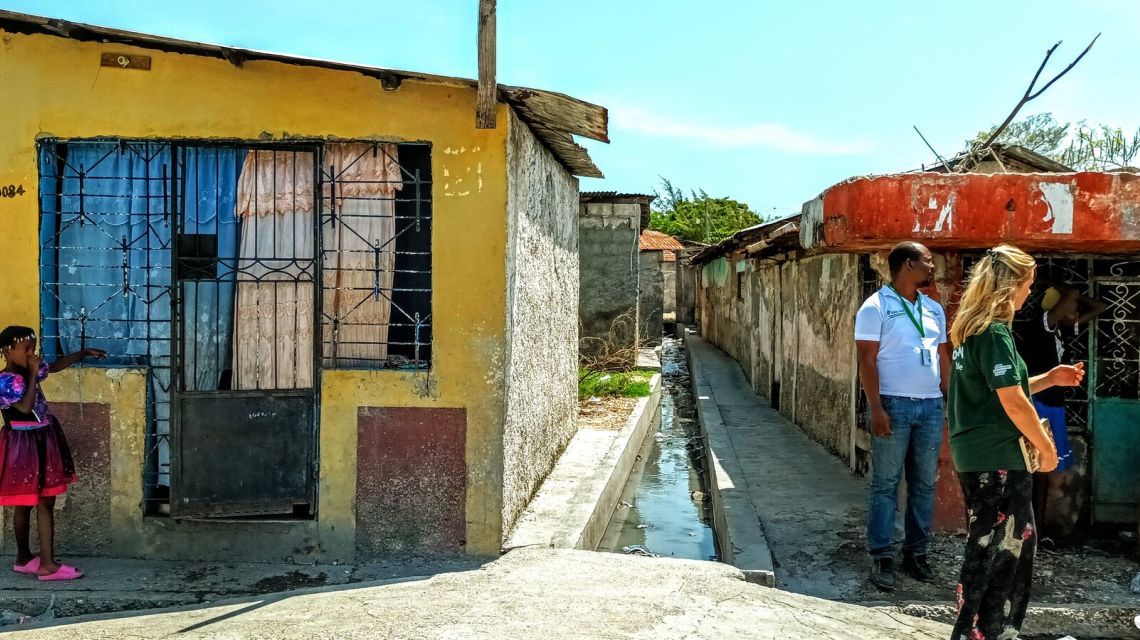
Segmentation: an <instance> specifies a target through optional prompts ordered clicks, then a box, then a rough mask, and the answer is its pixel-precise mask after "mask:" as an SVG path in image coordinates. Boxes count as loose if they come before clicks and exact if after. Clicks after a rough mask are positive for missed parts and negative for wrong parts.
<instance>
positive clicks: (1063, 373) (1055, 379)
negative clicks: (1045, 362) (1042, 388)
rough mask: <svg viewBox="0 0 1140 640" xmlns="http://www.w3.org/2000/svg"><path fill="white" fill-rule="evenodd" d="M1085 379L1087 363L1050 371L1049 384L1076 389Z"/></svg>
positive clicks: (1058, 367)
mask: <svg viewBox="0 0 1140 640" xmlns="http://www.w3.org/2000/svg"><path fill="white" fill-rule="evenodd" d="M1084 379H1085V363H1083V362H1078V363H1077V364H1072V365H1070V364H1062V365H1058V366H1056V367H1053V369H1052V370H1050V371H1049V383H1050V384H1051V385H1053V386H1054V387H1076V386H1078V385H1080V384H1081V381H1082V380H1084Z"/></svg>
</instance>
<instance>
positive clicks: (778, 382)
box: [699, 254, 862, 461]
mask: <svg viewBox="0 0 1140 640" xmlns="http://www.w3.org/2000/svg"><path fill="white" fill-rule="evenodd" d="M699 297H700V304H701V311H700V315H701V332H702V335H703V336H704V337H705V339H706V340H709V341H710V342H712V343H713V344H716V345H717V346H718V347H720V348H721V349H723V350H724V351H725V352H726V353H728V354H729V355H731V356H732V357H733V358H734V359H736V360H737V361H738V362H739V363H740V365H741V368H742V369H743V370H744V372H745V374H746V375H747V376H748V378H749V380H750V381H751V382H752V387H753V390H754V391H756V393H758V394H760V395H762V396H765V397H767V398H769V400H770V401H771V402H772V404H773V406H776V407H778V408H779V410H780V412H781V413H782V414H783V415H784V416H785V417H787V418H788V419H789V420H791V421H793V422H795V423H796V424H798V425H799V426H800V428H802V429H803V430H804V432H805V433H807V435H808V436H809V437H811V438H812V439H813V440H815V441H816V442H819V443H820V444H822V445H823V446H825V447H827V449H828V450H829V451H831V452H833V453H835V454H836V455H838V456H839V457H841V458H843V459H844V460H846V461H850V458H851V446H852V438H853V432H854V427H855V425H854V420H855V413H854V405H855V395H854V394H855V386H854V380H855V375H856V369H855V340H854V337H853V335H852V328H853V326H854V324H853V323H854V318H855V311H856V310H857V309H858V308H859V305H860V304H861V303H862V299H861V290H860V286H859V261H858V257H857V256H854V255H839V254H833V255H823V256H816V257H811V258H805V259H801V260H792V261H787V262H782V263H777V262H774V261H770V260H769V261H762V262H757V261H751V260H749V261H745V260H740V259H736V260H730V259H727V258H720V259H717V260H714V261H713V262H710V263H708V264H707V265H705V266H704V267H703V270H702V274H701V289H700V296H699Z"/></svg>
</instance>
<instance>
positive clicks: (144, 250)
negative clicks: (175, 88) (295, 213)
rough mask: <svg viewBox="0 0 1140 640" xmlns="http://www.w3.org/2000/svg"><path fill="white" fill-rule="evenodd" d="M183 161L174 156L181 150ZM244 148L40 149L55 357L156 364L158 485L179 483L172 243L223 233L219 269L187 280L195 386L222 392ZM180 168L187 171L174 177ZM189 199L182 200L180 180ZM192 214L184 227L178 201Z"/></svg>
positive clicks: (188, 374) (47, 317)
mask: <svg viewBox="0 0 1140 640" xmlns="http://www.w3.org/2000/svg"><path fill="white" fill-rule="evenodd" d="M175 153H177V154H178V156H179V157H178V162H174V161H173V159H174V154H175ZM243 158H244V151H241V150H236V149H215V148H182V149H177V150H174V149H172V147H171V145H169V144H164V143H115V142H72V143H56V144H44V145H43V146H42V147H41V152H40V194H41V225H40V244H41V261H40V264H41V267H40V270H41V283H42V287H41V296H40V300H41V315H42V318H43V328H42V334H43V336H42V338H43V340H42V342H43V348H44V353H45V356H47V357H48V358H55V357H59V356H61V355H65V354H68V353H72V352H75V351H78V350H80V349H82V348H91V347H94V348H100V349H104V350H106V351H107V353H108V359H107V361H106V362H107V363H108V364H112V365H116V364H117V365H128V366H146V367H148V368H149V370H150V372H151V375H150V385H149V392H150V404H151V417H152V421H153V424H154V425H155V431H154V436H155V439H154V441H152V442H151V443H150V444H149V447H151V450H152V452H153V453H155V454H157V473H158V484H169V476H168V472H169V460H170V454H169V442H168V436H169V433H170V389H171V365H172V361H171V348H172V346H173V345H172V343H171V336H172V327H171V317H172V314H171V311H172V309H171V303H172V299H171V295H170V293H171V284H172V282H175V281H176V275H175V271H174V269H173V268H172V266H173V265H172V261H171V260H172V246H173V243H175V242H178V241H179V238H180V233H179V231H181V234H182V235H185V234H197V235H198V236H206V237H211V238H213V239H214V240H213V244H214V245H216V254H217V255H216V256H215V257H216V258H217V264H216V268H215V269H216V270H215V272H214V273H215V274H216V277H213V278H208V279H203V280H192V281H183V282H179V284H178V286H179V293H180V295H181V298H182V301H181V306H182V309H183V313H182V315H181V317H182V318H183V319H184V322H185V326H184V331H183V336H184V338H183V346H184V348H183V350H182V351H183V358H182V366H183V373H184V376H185V377H184V380H185V387H186V389H187V390H212V389H218V388H219V385H220V384H221V382H222V380H223V371H224V369H226V368H228V367H229V366H230V365H229V363H230V362H231V359H232V358H231V355H230V352H231V343H232V327H233V310H234V285H233V280H234V278H233V267H234V265H235V264H236V258H237V242H238V238H239V237H240V235H239V234H238V229H237V226H238V225H237V222H236V220H235V217H234V200H235V197H236V193H237V179H238V174H239V172H240V169H241V164H242V160H243ZM174 173H177V174H178V175H177V176H174V175H173V174H174ZM174 177H177V178H178V180H179V184H181V185H182V188H181V189H180V191H181V194H182V197H181V199H180V200H179V201H178V202H174V195H173V193H174V192H173V189H172V187H173V179H172V178H174ZM175 205H177V206H178V207H179V210H180V211H181V212H182V221H183V222H182V229H181V230H178V229H176V225H177V220H176V219H175V218H176V216H175V215H174V211H173V209H174V206H175Z"/></svg>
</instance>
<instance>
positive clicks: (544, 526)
mask: <svg viewBox="0 0 1140 640" xmlns="http://www.w3.org/2000/svg"><path fill="white" fill-rule="evenodd" d="M649 388H650V393H649V395H648V396H646V397H644V398H641V399H640V400H639V401H638V402H637V405H636V406H635V407H634V410H633V412H632V413H631V414H630V416H629V418H628V419H627V420H626V423H625V426H624V427H622V429H621V430H619V431H603V430H596V429H582V430H579V431H578V433H576V434H575V435H574V438H573V439H571V440H570V444H569V445H567V447H566V451H565V452H563V454H562V456H561V457H560V458H559V459H558V462H557V463H556V464H555V466H554V469H553V470H552V471H551V472H550V475H548V476H547V477H546V480H545V481H544V482H543V483H542V486H541V487H539V489H538V492H537V493H536V494H535V496H534V498H533V499H532V500H531V501H530V504H529V505H527V508H526V511H524V512H523V515H522V516H520V517H519V520H518V522H517V523H516V524H515V528H514V530H513V531H512V532H511V535H510V536H509V537H508V538H507V542H506V544H504V545H503V553H506V552H508V551H511V550H512V549H518V548H521V547H533V546H541V547H553V548H556V549H586V550H589V551H594V550H596V549H597V548H598V543H599V542H601V539H602V536H603V535H604V534H605V532H606V527H607V526H608V524H609V521H610V517H611V516H612V515H613V513H614V509H616V508H617V503H618V499H619V498H620V496H621V492H622V489H623V488H624V487H625V483H626V481H627V480H629V474H630V472H631V471H632V470H633V465H634V463H635V462H636V461H637V452H638V451H639V450H640V449H641V444H642V442H644V441H645V437H646V435H647V434H648V433H649V429H650V427H652V425H653V424H654V421H655V419H656V418H657V417H658V415H659V414H660V411H661V374H655V375H654V376H653V378H652V379H650V381H649Z"/></svg>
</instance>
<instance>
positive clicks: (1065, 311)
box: [1017, 287, 1105, 524]
mask: <svg viewBox="0 0 1140 640" xmlns="http://www.w3.org/2000/svg"><path fill="white" fill-rule="evenodd" d="M1104 309H1105V304H1104V303H1103V302H1101V301H1099V300H1093V299H1092V298H1089V297H1088V296H1084V295H1081V294H1080V292H1079V291H1077V290H1076V289H1075V288H1072V287H1049V288H1048V289H1046V290H1045V294H1044V296H1043V297H1042V299H1041V310H1040V313H1035V314H1033V318H1032V320H1031V321H1030V322H1027V323H1025V325H1024V327H1021V328H1019V330H1018V334H1017V348H1018V352H1020V353H1021V354H1023V357H1024V358H1025V366H1026V368H1027V369H1028V370H1029V375H1030V376H1037V375H1041V374H1043V373H1048V372H1049V371H1051V370H1053V368H1054V367H1056V366H1057V365H1059V364H1062V363H1064V364H1071V362H1072V358H1071V355H1070V353H1069V350H1068V348H1067V346H1066V345H1067V343H1068V341H1069V340H1070V339H1071V338H1072V337H1073V334H1074V333H1075V328H1076V327H1077V325H1079V324H1081V323H1084V322H1088V321H1089V320H1091V319H1093V318H1094V317H1096V316H1097V315H1098V314H1100V313H1101V312H1103V311H1104ZM1032 400H1033V407H1034V408H1035V409H1037V415H1039V416H1040V417H1042V418H1046V419H1048V420H1049V426H1050V428H1051V429H1052V433H1053V443H1054V444H1055V445H1056V447H1057V460H1058V462H1057V468H1056V470H1055V471H1066V470H1068V469H1069V467H1070V465H1071V464H1072V454H1073V451H1072V448H1071V447H1070V446H1069V429H1068V421H1067V420H1066V417H1065V390H1064V389H1063V388H1060V387H1053V388H1050V389H1046V390H1044V391H1041V392H1038V393H1035V394H1033V398H1032ZM1049 476H1050V474H1047V473H1038V474H1036V475H1035V477H1034V480H1033V515H1034V517H1035V518H1036V519H1037V522H1038V523H1039V524H1040V523H1042V522H1043V521H1044V520H1045V509H1046V508H1047V506H1048V505H1047V503H1048V500H1047V498H1048V494H1049Z"/></svg>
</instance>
